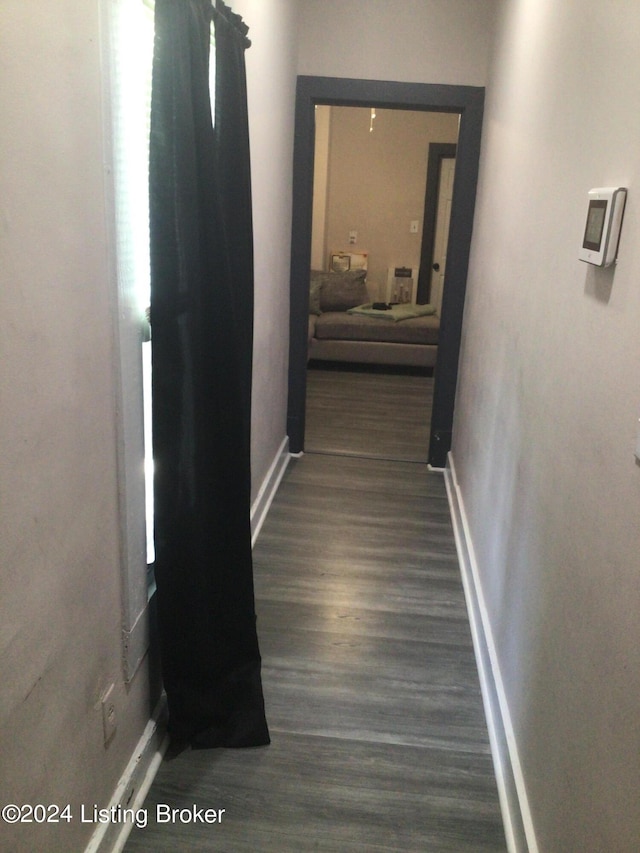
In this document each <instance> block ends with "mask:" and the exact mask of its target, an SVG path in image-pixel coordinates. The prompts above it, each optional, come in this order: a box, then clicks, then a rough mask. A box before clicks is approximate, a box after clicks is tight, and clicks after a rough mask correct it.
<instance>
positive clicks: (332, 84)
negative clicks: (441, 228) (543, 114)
mask: <svg viewBox="0 0 640 853" xmlns="http://www.w3.org/2000/svg"><path fill="white" fill-rule="evenodd" d="M317 104H330V105H336V106H340V105H342V106H365V107H369V108H371V107H379V108H385V107H386V108H390V109H413V110H428V111H434V112H438V111H441V112H455V113H458V114H459V115H460V128H459V137H458V147H457V164H456V177H455V182H454V188H453V199H452V207H451V221H450V231H449V258H448V269H447V288H446V291H445V293H444V298H443V305H442V319H441V328H440V340H439V345H438V367H437V370H436V377H435V387H434V400H433V409H432V418H431V438H430V444H429V455H428V461H429V463H430V464H431V465H432V466H433V467H437V468H442V467H444V465H445V463H446V455H447V453H448V451H449V448H450V446H451V429H452V424H453V407H454V400H455V386H456V379H457V369H458V353H459V347H460V336H461V331H462V313H463V308H464V295H465V289H466V277H467V268H468V261H469V249H470V243H471V231H472V226H473V212H474V207H475V191H476V184H477V175H478V161H479V154H480V135H481V129H482V113H483V104H484V89H483V88H477V87H468V86H444V85H442V86H440V85H431V84H420V83H395V82H383V81H371V80H352V79H347V78H327V77H306V76H305V77H299V78H298V84H297V91H296V120H295V143H294V171H293V225H292V247H291V320H290V323H291V328H290V353H289V411H288V433H289V440H290V449H291V451H292V452H294V453H295V452H300V451H302V450H303V449H304V433H305V399H306V361H307V337H306V336H307V315H308V299H309V294H308V280H309V269H310V258H311V224H312V223H311V216H312V206H313V158H314V137H315V121H314V112H315V109H314V108H315V106H316V105H317Z"/></svg>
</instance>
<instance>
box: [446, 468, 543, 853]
mask: <svg viewBox="0 0 640 853" xmlns="http://www.w3.org/2000/svg"><path fill="white" fill-rule="evenodd" d="M444 475H445V483H446V487H447V496H448V499H449V507H450V509H451V519H452V522H453V530H454V535H455V539H456V548H457V551H458V560H459V562H460V570H461V573H462V583H463V586H464V593H465V598H466V601H467V611H468V613H469V623H470V625H471V634H472V637H473V646H474V651H475V656H476V662H477V664H478V674H479V676H480V687H481V690H482V699H483V702H484V709H485V714H486V718H487V727H488V729H489V740H490V743H491V753H492V756H493V764H494V768H495V773H496V781H497V784H498V794H499V797H500V807H501V809H502V817H503V821H504V827H505V835H506V840H507V848H508V850H509V853H538V844H537V841H536V834H535V829H534V825H533V819H532V816H531V809H530V807H529V799H528V797H527V790H526V785H525V781H524V775H523V772H522V765H521V763H520V758H519V755H518V747H517V743H516V739H515V734H514V730H513V725H512V722H511V715H510V712H509V705H508V702H507V697H506V693H505V689H504V684H503V681H502V675H501V673H500V665H499V662H498V656H497V653H496V646H495V642H494V639H493V633H492V630H491V622H490V619H489V613H488V611H487V607H486V603H485V599H484V594H483V590H482V584H481V581H480V574H479V572H478V564H477V561H476V556H475V551H474V548H473V542H472V540H471V533H470V530H469V525H468V522H467V516H466V512H465V507H464V502H463V499H462V495H461V492H460V488H459V486H458V480H457V477H456V471H455V465H454V461H453V455H452V454H451V453H449V455H448V459H447V467H446V468H445V472H444Z"/></svg>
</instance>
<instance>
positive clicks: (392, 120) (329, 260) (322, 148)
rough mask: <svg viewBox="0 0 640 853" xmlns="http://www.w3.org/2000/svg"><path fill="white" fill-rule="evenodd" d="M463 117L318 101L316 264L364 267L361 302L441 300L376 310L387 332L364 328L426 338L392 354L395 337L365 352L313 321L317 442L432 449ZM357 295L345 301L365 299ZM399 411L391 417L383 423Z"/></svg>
mask: <svg viewBox="0 0 640 853" xmlns="http://www.w3.org/2000/svg"><path fill="white" fill-rule="evenodd" d="M458 124H459V115H457V114H455V113H442V112H429V111H418V110H411V109H398V110H395V109H380V108H374V107H371V108H369V107H361V106H358V107H352V106H330V105H328V104H318V105H316V107H315V150H314V191H313V216H312V232H311V268H312V270H318V271H324V272H338V273H340V272H341V271H343V270H345V269H346V270H354V269H355V268H364V275H365V276H366V278H365V281H366V291H362V294H363V295H362V299H363V301H364V300H366V302H368V303H372V304H374V303H375V304H378V303H387V304H389V303H391V304H393V303H395V302H399V303H401V304H402V303H409V304H410V305H414V306H415V305H416V303H418V305H421V304H425V303H428V304H431V305H433V306H434V309H435V311H434V313H433V315H432V316H430V317H429V319H427V318H426V317H425V318H421V319H420V320H417V321H410V320H407V319H402V320H400V321H399V323H393V324H390V323H389V322H385V321H386V320H387V317H389V315H386V316H385V317H384V318H383V317H375V320H374V321H373V325H374V326H377V327H378V329H380V327H382V329H381V330H380V331H377V330H375V329H374V330H373V331H372V332H369V331H368V332H366V333H361V332H360V330H359V329H356V335H358V336H360V334H363V335H365V334H366V337H368V338H377V337H378V335H381V336H383V338H384V339H385V340H386V339H387V336H388V337H389V339H390V340H395V339H396V338H397V339H398V340H406V341H416V342H417V341H419V342H420V344H422V343H423V339H424V340H425V341H427V342H428V346H427V347H424V346H421V345H419V344H418V343H414V344H413V347H414V350H415V353H414V354H411V353H410V352H409V346H408V345H407V344H405V346H404V349H403V351H399V350H398V348H396V350H397V351H396V352H395V353H394V352H392V351H391V350H392V349H393V347H392V346H390V345H389V344H388V343H385V344H382V347H380V348H378V349H377V350H376V349H374V347H375V344H374V347H370V349H371V351H370V352H363V351H362V349H363V348H362V347H359V346H358V345H354V344H353V343H352V342H351V341H346V342H344V341H343V340H340V341H335V342H334V341H333V340H332V339H329V340H327V339H324V340H316V339H315V337H314V336H313V334H312V333H311V332H310V351H309V357H310V360H309V365H308V373H307V399H306V421H307V430H308V431H307V441H306V450H307V451H309V452H324V451H328V450H331V451H332V452H339V453H344V454H349V455H362V456H373V457H377V458H397V459H403V460H411V461H420V462H426V460H427V451H428V446H429V427H430V419H431V402H432V397H433V370H434V366H435V361H436V357H437V327H438V325H439V317H440V312H441V306H442V287H443V282H444V271H445V265H446V247H447V239H448V225H449V219H450V211H451V197H452V188H453V174H454V169H455V144H456V142H457V136H458ZM443 155H444V156H445V157H447V158H448V159H443ZM450 155H453V156H450ZM434 163H435V168H434ZM426 191H429V193H430V195H429V196H427V195H426ZM425 256H426V257H425ZM427 257H428V259H429V261H428V263H427V262H426V258H427ZM432 267H433V270H432ZM336 278H337V276H336ZM312 287H313V285H312ZM354 301H355V302H358V299H357V298H355V299H352V300H351V302H347V303H346V306H350V310H359V309H358V308H356V307H355V306H354V305H353V304H352V303H353V302H354ZM329 307H332V306H329ZM333 307H335V306H333ZM342 307H343V306H340V308H342ZM310 311H311V308H310ZM318 313H319V312H318ZM371 313H373V314H375V309H374V312H371ZM336 319H338V320H340V321H341V322H343V323H346V322H349V324H351V323H352V322H353V321H352V320H349V319H348V318H347V317H346V316H345V315H342V316H338V317H337V318H336ZM358 319H359V318H358ZM327 320H328V317H327V316H325V317H323V322H326V321H327ZM313 322H315V320H314V319H313V318H312V317H311V316H310V323H313ZM412 323H413V327H415V328H412V327H411V326H412ZM420 324H426V325H427V327H428V328H425V329H422V328H420V327H419V326H420ZM390 325H392V326H393V330H390ZM400 327H403V328H402V329H400ZM319 332H320V335H323V334H324V330H319ZM327 334H328V335H329V336H331V334H332V333H331V332H328V333H327ZM337 334H340V335H342V334H344V335H345V336H348V335H349V334H351V332H349V331H348V330H346V328H345V329H344V330H343V329H339V330H338V332H337ZM412 334H413V335H414V336H415V337H413V338H412V337H411V335H412ZM425 335H427V336H428V337H426V338H425V337H424V336H425ZM340 347H346V348H344V349H342V350H341V349H340ZM385 349H386V351H385ZM426 349H430V350H431V352H430V353H429V354H428V355H427V356H426V360H425V356H424V353H425V350H426ZM352 359H353V361H352ZM354 362H355V363H354ZM372 394H374V395H375V398H376V400H375V403H372V400H371V395H372ZM391 413H393V420H394V422H395V427H392V426H391V424H387V425H385V424H384V423H383V421H384V420H385V418H388V417H389V416H390V415H391ZM398 420H399V421H401V423H400V424H398V423H397V421H398Z"/></svg>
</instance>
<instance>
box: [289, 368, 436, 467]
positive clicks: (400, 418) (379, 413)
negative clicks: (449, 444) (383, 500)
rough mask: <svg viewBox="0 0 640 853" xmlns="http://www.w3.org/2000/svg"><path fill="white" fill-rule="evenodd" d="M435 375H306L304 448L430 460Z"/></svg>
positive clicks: (323, 372)
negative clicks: (430, 429) (430, 428)
mask: <svg viewBox="0 0 640 853" xmlns="http://www.w3.org/2000/svg"><path fill="white" fill-rule="evenodd" d="M433 382H434V380H433V377H431V376H421V375H417V374H409V373H398V372H396V373H392V372H389V373H382V372H374V371H372V372H365V371H357V370H355V369H351V370H348V369H347V370H335V369H334V370H331V369H318V368H314V369H310V370H308V371H307V406H306V435H305V449H306V450H307V451H308V452H309V451H312V452H320V451H321V452H328V453H339V454H349V455H354V456H367V457H369V456H370V457H373V458H379V459H402V460H405V461H416V462H426V460H427V453H428V448H429V427H430V423H431V406H432V403H433Z"/></svg>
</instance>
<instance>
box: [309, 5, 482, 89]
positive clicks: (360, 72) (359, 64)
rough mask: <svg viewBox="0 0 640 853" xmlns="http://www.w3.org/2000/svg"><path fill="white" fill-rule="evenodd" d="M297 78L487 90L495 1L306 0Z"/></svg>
mask: <svg viewBox="0 0 640 853" xmlns="http://www.w3.org/2000/svg"><path fill="white" fill-rule="evenodd" d="M299 6H300V36H299V61H298V73H299V74H310V75H315V76H326V77H354V78H363V79H368V80H397V81H402V82H407V83H448V84H458V85H467V86H482V85H484V84H485V82H486V75H487V70H488V62H489V55H490V49H491V39H492V34H493V20H494V17H495V15H494V12H495V6H496V0H300V2H299Z"/></svg>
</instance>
